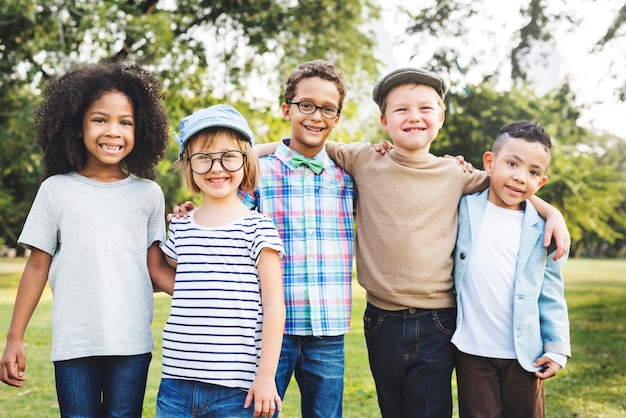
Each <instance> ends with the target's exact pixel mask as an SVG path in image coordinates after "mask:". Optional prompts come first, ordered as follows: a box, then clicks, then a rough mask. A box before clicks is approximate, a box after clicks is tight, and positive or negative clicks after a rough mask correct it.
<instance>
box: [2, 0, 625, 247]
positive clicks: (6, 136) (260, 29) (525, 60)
mask: <svg viewBox="0 0 626 418" xmlns="http://www.w3.org/2000/svg"><path fill="white" fill-rule="evenodd" d="M572 45H573V46H574V48H572ZM565 47H567V48H565ZM312 59H325V60H328V61H331V62H333V63H334V64H336V65H337V66H338V67H339V68H340V69H341V70H342V71H343V72H344V74H345V78H346V81H347V85H348V96H347V101H346V103H345V105H344V108H343V110H342V114H343V116H342V119H341V123H340V124H339V126H338V128H337V129H336V132H334V133H333V134H332V136H331V140H335V141H344V142H349V141H368V142H380V141H382V140H385V139H387V136H386V134H385V132H384V131H382V129H381V128H380V123H379V120H378V119H379V118H378V110H377V109H376V107H375V106H374V105H373V102H372V100H371V98H370V93H371V89H372V86H373V85H374V83H375V82H376V80H377V79H378V78H379V77H380V76H381V75H383V74H384V73H386V72H388V71H390V70H392V69H394V68H395V67H396V66H407V65H411V66H417V67H422V68H426V69H429V70H432V71H435V72H437V73H439V74H441V75H442V76H443V77H444V78H445V79H446V80H447V81H449V82H450V84H451V88H450V92H449V94H448V95H447V96H446V105H447V112H446V122H445V124H444V128H443V130H442V131H441V132H440V134H439V136H438V138H437V139H436V141H435V142H434V143H433V145H432V148H431V150H432V152H433V153H434V154H437V155H443V154H453V155H457V154H461V155H464V156H465V158H466V159H467V160H468V161H470V162H472V163H473V164H474V165H475V166H477V167H482V163H481V161H482V159H481V157H482V154H483V152H484V151H486V150H487V149H488V148H489V147H490V145H491V143H492V141H493V139H494V137H495V135H496V133H497V131H498V128H499V127H500V126H502V125H504V124H506V123H509V122H511V121H514V120H521V119H526V120H531V121H539V122H540V123H541V124H542V125H543V126H544V127H545V128H546V130H547V131H548V132H549V133H550V135H551V136H552V137H553V140H554V142H555V147H554V150H553V159H552V165H551V167H550V170H549V172H548V175H549V180H548V183H547V185H546V186H545V187H544V188H543V189H542V190H541V191H540V193H539V194H540V196H541V197H542V198H544V199H545V200H547V201H548V202H550V203H552V204H553V205H555V206H556V207H557V208H559V209H560V210H561V211H562V212H563V214H564V215H565V218H566V220H567V223H568V226H569V228H570V232H571V235H572V241H573V242H572V256H573V257H578V256H581V255H583V256H584V255H591V256H606V257H618V256H623V255H624V251H625V250H624V248H625V243H626V241H625V235H626V216H625V213H626V193H625V191H626V181H625V175H626V140H625V137H626V128H623V123H621V120H619V119H626V110H625V109H626V106H625V104H624V103H625V101H626V72H625V71H624V68H626V67H625V64H626V4H625V3H624V1H623V0H603V1H595V0H572V1H565V0H554V1H547V0H511V1H510V2H509V1H507V2H500V1H495V0H475V1H470V0H420V1H411V2H402V1H399V0H389V1H385V2H383V1H378V0H342V1H335V0H316V1H313V0H273V1H272V0H211V1H209V0H160V1H158V0H103V1H98V2H93V1H89V0H73V1H63V0H7V1H3V2H1V3H0V245H2V246H3V247H2V250H0V253H1V252H9V254H10V255H11V251H12V250H11V249H12V248H13V249H16V252H17V255H20V254H21V249H17V248H16V247H17V246H16V239H17V237H18V235H19V233H20V230H21V228H22V225H23V222H24V219H25V217H26V215H27V214H28V210H29V208H30V205H31V203H32V200H33V198H34V195H35V193H36V191H37V188H38V185H39V178H38V177H39V174H40V171H41V167H40V158H39V149H37V148H36V146H35V145H34V132H33V125H32V113H33V109H34V108H35V107H36V106H37V104H38V102H39V100H40V92H41V89H42V87H43V86H44V85H45V83H46V82H47V81H48V80H50V79H51V78H54V77H57V76H59V75H60V74H62V73H64V72H65V71H67V70H68V69H70V68H73V67H76V66H79V65H84V64H87V63H94V62H98V61H104V60H125V61H137V62H140V63H141V64H143V65H145V66H146V67H148V68H149V69H151V70H153V71H155V72H156V73H157V74H158V75H159V76H160V77H161V78H162V80H163V81H164V83H165V88H166V93H167V97H166V98H165V105H166V108H167V110H168V112H169V115H170V118H171V119H170V120H171V130H172V131H175V130H177V127H178V121H179V120H180V119H181V117H184V116H185V115H187V114H189V113H191V112H192V111H194V110H196V109H199V108H202V107H206V106H209V105H212V104H215V103H223V102H226V103H230V104H232V105H234V106H236V107H237V108H238V109H240V110H241V111H242V113H244V115H245V116H246V117H247V118H248V120H249V121H250V123H251V126H252V127H253V130H254V131H255V134H256V135H257V137H258V142H265V141H276V140H279V139H280V138H282V137H286V136H288V134H289V125H288V124H287V123H286V122H284V121H283V120H282V117H281V114H280V110H279V109H280V108H279V106H280V103H281V92H282V90H283V84H284V81H285V79H286V77H287V75H288V74H289V73H290V72H291V71H292V70H293V69H294V68H295V67H296V66H297V65H298V64H299V63H301V62H304V61H307V60H312ZM568 63H569V66H568V65H566V64H568ZM583 67H584V68H585V69H586V70H587V72H581V71H582V70H583V69H584V68H583ZM583 90H584V91H583ZM590 91H591V95H590V94H589V92H590ZM594 92H595V93H596V94H595V96H594V95H593V93H594ZM599 93H601V95H600V96H598V94H599ZM599 109H600V110H599ZM602 109H604V110H602ZM622 110H624V111H623V112H622ZM616 112H617V113H616ZM605 114H606V115H605ZM609 114H612V115H615V114H616V115H617V116H616V117H611V118H608V119H609V121H608V122H612V123H603V122H602V121H601V119H602V118H603V117H604V119H605V122H606V119H607V118H606V117H605V116H607V115H609ZM616 119H618V120H616ZM615 127H617V128H615ZM620 128H622V129H621V132H618V131H619V130H620ZM175 159H176V145H175V144H174V141H173V140H172V144H171V146H170V149H169V150H168V154H167V156H166V158H165V159H164V160H163V161H162V162H161V164H160V166H159V176H158V182H159V184H160V185H161V187H162V188H163V191H164V193H165V196H166V202H167V203H166V205H167V207H171V206H172V205H173V204H175V203H178V202H181V201H183V200H186V199H188V198H189V197H190V196H189V194H188V192H187V191H186V190H185V189H184V188H183V187H182V183H181V181H180V179H179V176H178V174H177V173H175V172H173V171H172V170H171V166H172V162H173V161H174V160H175ZM73 203H74V204H80V202H73Z"/></svg>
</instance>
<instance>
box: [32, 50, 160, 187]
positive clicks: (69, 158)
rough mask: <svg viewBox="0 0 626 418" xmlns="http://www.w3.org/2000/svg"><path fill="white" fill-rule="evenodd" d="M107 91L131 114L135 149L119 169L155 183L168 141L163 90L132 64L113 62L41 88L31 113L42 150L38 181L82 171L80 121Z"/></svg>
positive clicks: (80, 70) (84, 156)
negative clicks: (117, 96) (125, 101)
mask: <svg viewBox="0 0 626 418" xmlns="http://www.w3.org/2000/svg"><path fill="white" fill-rule="evenodd" d="M113 91H118V92H120V93H123V94H125V95H126V96H127V97H128V99H129V100H130V102H131V103H132V106H133V111H134V114H135V145H134V147H133V150H132V151H131V153H130V154H128V155H127V156H126V158H124V166H125V168H126V170H127V171H128V172H129V173H130V174H133V175H136V176H137V177H143V178H148V179H154V178H155V167H156V165H157V164H158V162H159V161H160V160H161V159H162V158H163V157H164V155H165V149H166V147H167V144H168V142H169V132H168V131H169V118H168V116H167V113H166V111H165V108H164V107H163V103H162V101H163V99H164V97H165V94H164V93H163V85H162V82H161V80H160V79H159V78H158V77H157V76H156V75H154V74H153V73H152V72H150V71H148V70H146V69H144V68H142V67H141V66H139V65H138V64H134V63H121V62H117V63H103V64H94V65H88V66H84V67H80V68H78V69H74V70H71V71H69V72H67V73H65V74H64V75H62V76H60V77H58V78H56V79H53V80H51V81H50V82H49V83H48V84H47V85H46V87H45V89H44V91H43V100H42V102H41V104H40V105H39V106H38V107H37V109H36V110H35V114H34V122H35V129H36V142H37V145H39V146H40V147H41V149H42V150H43V158H42V159H43V175H42V177H43V179H46V178H48V177H50V176H53V175H55V174H65V173H69V172H70V171H78V170H80V169H81V168H83V167H84V165H85V163H86V161H87V150H86V148H85V144H84V142H83V139H82V138H81V133H82V129H83V126H82V124H83V117H84V115H85V112H86V111H87V109H88V108H89V106H90V105H91V103H93V102H94V101H95V100H98V99H99V98H100V97H102V96H103V95H104V94H106V93H109V92H113Z"/></svg>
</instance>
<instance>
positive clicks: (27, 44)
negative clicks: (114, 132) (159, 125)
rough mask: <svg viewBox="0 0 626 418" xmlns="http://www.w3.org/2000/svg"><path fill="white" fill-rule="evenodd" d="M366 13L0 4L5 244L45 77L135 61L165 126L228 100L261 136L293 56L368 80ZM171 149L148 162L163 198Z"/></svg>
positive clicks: (18, 204) (238, 4)
mask: <svg viewBox="0 0 626 418" xmlns="http://www.w3.org/2000/svg"><path fill="white" fill-rule="evenodd" d="M377 16H378V9H377V6H375V4H374V2H373V1H372V0H346V1H342V2H336V1H334V0H318V1H313V0H301V1H298V2H293V1H271V0H211V1H209V0H201V1H198V0H176V1H157V0H143V1H142V0H104V1H99V2H93V1H90V0H75V1H72V2H64V1H59V0H15V1H10V2H3V3H2V4H0V105H2V108H1V109H2V111H1V112H2V113H1V114H0V134H2V138H3V140H2V148H3V149H2V150H3V152H2V156H1V157H0V159H1V161H0V162H2V169H1V171H0V213H1V214H2V215H1V216H0V238H4V239H5V240H6V241H7V242H8V243H9V244H10V245H14V244H15V240H16V237H17V234H18V233H19V231H20V230H21V225H22V224H23V221H24V219H25V217H26V214H27V212H28V207H29V206H30V204H31V202H32V200H33V197H34V194H35V192H36V187H37V186H36V185H37V177H38V175H39V172H40V168H39V161H38V150H37V149H35V148H34V146H33V127H32V122H31V120H32V117H31V115H32V111H33V109H34V107H35V106H36V105H37V103H38V97H37V95H38V92H39V91H40V90H41V88H42V86H43V85H44V84H45V82H46V81H47V80H49V79H50V78H52V77H56V76H58V75H60V74H62V73H64V72H65V71H66V70H68V69H69V68H72V67H75V66H78V65H82V64H86V63H92V62H97V61H103V60H132V61H138V62H140V63H142V64H143V65H145V66H147V67H149V68H151V69H152V70H154V71H155V72H157V73H158V74H159V75H160V76H161V78H162V79H163V80H164V82H165V86H166V88H167V91H168V96H167V99H166V108H167V110H168V112H169V113H170V118H171V120H172V121H174V123H173V126H172V128H173V130H177V122H178V121H179V120H180V119H181V118H182V117H183V116H185V115H187V114H189V113H191V112H192V111H193V110H195V109H197V108H200V107H206V106H208V105H211V104H214V103H218V102H229V103H231V104H234V105H236V106H237V107H238V108H239V109H240V110H241V111H242V113H244V115H245V116H246V117H247V118H248V119H249V120H250V122H251V124H252V125H253V127H255V128H256V129H255V132H258V133H259V135H258V137H259V138H258V139H259V140H260V141H263V140H265V139H266V138H267V137H268V136H269V134H270V133H271V135H272V137H274V135H275V132H274V129H275V128H277V127H278V126H279V123H278V121H279V120H280V119H279V118H278V117H277V116H273V115H271V111H270V109H271V107H272V105H273V104H275V103H276V102H278V99H279V96H280V89H281V86H282V83H283V81H284V79H285V78H286V76H287V74H288V73H289V72H290V71H291V70H292V69H293V68H294V67H295V66H296V65H297V64H298V63H300V62H302V61H304V60H309V59H316V58H322V59H327V60H329V61H332V62H334V63H335V64H336V65H337V66H338V67H339V68H341V69H342V71H343V72H344V73H345V74H346V79H347V80H348V82H349V88H350V89H353V88H354V89H355V90H356V89H358V86H359V85H360V84H365V83H367V84H368V85H369V84H370V83H371V80H372V77H373V76H374V75H375V74H376V73H377V71H376V65H377V61H376V59H375V58H374V57H373V52H372V51H373V42H374V41H373V34H372V33H371V32H370V31H368V30H367V29H366V26H365V25H364V23H365V22H366V21H367V20H369V19H375V18H377ZM268 97H269V98H270V99H268ZM352 106H355V105H352ZM346 111H348V112H349V111H350V109H346ZM268 128H270V129H271V131H268ZM176 155H177V152H176V146H175V145H174V144H173V145H172V146H171V149H170V150H168V156H167V159H168V161H164V162H163V165H162V166H161V167H159V173H160V176H159V182H160V183H162V184H163V185H164V187H163V188H164V191H165V194H166V199H167V200H168V201H169V202H180V200H179V198H180V197H183V196H185V193H184V191H183V190H182V189H181V187H180V186H179V185H180V180H179V178H178V175H177V174H175V173H172V172H171V170H170V168H171V167H170V166H171V161H172V160H173V159H175V158H176Z"/></svg>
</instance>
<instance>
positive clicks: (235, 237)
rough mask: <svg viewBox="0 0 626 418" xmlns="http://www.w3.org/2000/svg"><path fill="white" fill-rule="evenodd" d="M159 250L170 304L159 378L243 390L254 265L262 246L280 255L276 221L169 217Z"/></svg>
mask: <svg viewBox="0 0 626 418" xmlns="http://www.w3.org/2000/svg"><path fill="white" fill-rule="evenodd" d="M161 248H162V250H163V252H164V253H165V254H166V255H167V256H169V257H171V258H172V259H173V260H175V261H176V262H177V263H178V264H177V268H176V282H175V285H174V295H173V296H172V309H171V312H170V316H169V318H168V320H167V323H166V324H165V328H164V329H163V377H164V378H169V379H183V380H196V381H200V382H205V383H211V384H214V385H220V386H225V387H230V388H237V389H242V390H246V391H247V390H248V389H249V388H250V385H251V384H252V382H253V381H254V377H255V376H256V371H257V367H258V359H259V357H260V351H261V330H262V325H263V308H262V305H261V292H260V284H259V276H258V270H257V262H258V257H259V255H260V253H261V250H262V249H263V248H271V249H274V250H276V251H278V252H279V256H280V257H281V258H282V256H283V253H284V251H283V246H282V242H281V239H280V236H279V235H278V231H277V230H276V226H275V225H274V223H273V222H272V220H271V219H269V218H268V217H267V216H265V215H261V214H259V213H258V212H252V211H251V212H249V213H248V214H247V215H245V216H244V217H242V218H241V219H239V220H237V221H235V222H233V223H231V224H227V225H222V226H219V227H203V226H200V225H198V224H196V223H195V222H194V221H193V212H192V215H191V216H190V217H188V218H187V219H182V218H181V219H175V218H174V219H172V222H171V223H170V227H169V232H168V238H167V241H166V242H165V243H164V244H163V245H162V246H161Z"/></svg>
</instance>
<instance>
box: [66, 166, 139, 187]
mask: <svg viewBox="0 0 626 418" xmlns="http://www.w3.org/2000/svg"><path fill="white" fill-rule="evenodd" d="M78 174H80V175H81V176H83V177H87V178H89V179H91V180H95V181H101V182H103V183H113V182H115V181H120V180H124V179H125V178H126V177H128V173H126V172H125V171H124V170H122V168H121V167H120V166H113V167H106V168H104V167H93V166H85V167H83V168H82V169H80V170H78Z"/></svg>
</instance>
